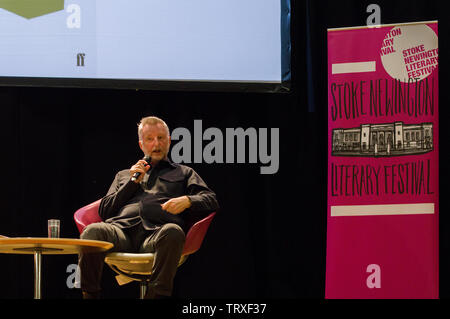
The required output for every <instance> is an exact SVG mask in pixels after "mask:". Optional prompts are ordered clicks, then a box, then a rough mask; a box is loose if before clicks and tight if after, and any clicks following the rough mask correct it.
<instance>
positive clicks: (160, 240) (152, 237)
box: [78, 222, 185, 298]
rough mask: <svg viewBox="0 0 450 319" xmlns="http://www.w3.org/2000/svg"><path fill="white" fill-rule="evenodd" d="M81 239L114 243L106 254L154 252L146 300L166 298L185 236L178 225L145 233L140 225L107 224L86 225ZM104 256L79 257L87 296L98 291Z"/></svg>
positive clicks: (104, 254) (99, 254)
mask: <svg viewBox="0 0 450 319" xmlns="http://www.w3.org/2000/svg"><path fill="white" fill-rule="evenodd" d="M80 238H81V239H90V240H102V241H107V242H110V243H113V244H114V247H113V248H112V250H110V252H113V251H116V252H129V253H154V254H155V259H154V264H153V269H152V275H151V278H150V281H149V284H148V286H147V293H146V297H148V298H152V297H154V296H155V295H161V296H170V295H171V294H172V288H173V279H174V277H175V274H176V271H177V267H178V262H179V260H180V257H181V253H182V252H183V247H184V241H185V234H184V231H183V230H182V229H181V227H180V226H178V225H176V224H172V223H168V224H165V225H163V226H161V227H160V228H158V229H156V230H146V229H144V227H143V226H142V224H138V225H136V226H133V227H131V228H124V229H122V228H120V227H118V226H116V225H112V224H109V223H104V222H100V223H93V224H90V225H88V226H87V227H86V228H85V229H84V230H83V232H82V233H81V235H80ZM105 256H106V253H89V254H80V256H79V261H78V265H79V267H80V279H81V290H82V291H83V292H88V293H90V294H96V293H99V292H100V290H101V277H102V272H103V266H104V259H105Z"/></svg>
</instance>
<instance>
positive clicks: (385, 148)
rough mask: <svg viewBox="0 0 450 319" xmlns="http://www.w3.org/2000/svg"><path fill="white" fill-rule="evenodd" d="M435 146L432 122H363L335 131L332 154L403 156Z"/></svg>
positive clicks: (428, 149) (425, 150) (423, 151)
mask: <svg viewBox="0 0 450 319" xmlns="http://www.w3.org/2000/svg"><path fill="white" fill-rule="evenodd" d="M432 150H433V123H420V124H404V123H403V122H394V123H386V124H361V126H360V127H354V128H337V129H334V130H333V132H332V151H331V155H333V156H400V155H413V154H422V153H427V152H429V151H432Z"/></svg>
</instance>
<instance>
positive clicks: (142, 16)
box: [0, 0, 282, 82]
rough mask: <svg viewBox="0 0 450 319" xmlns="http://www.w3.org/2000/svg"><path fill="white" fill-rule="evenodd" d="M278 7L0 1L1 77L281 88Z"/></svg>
mask: <svg viewBox="0 0 450 319" xmlns="http://www.w3.org/2000/svg"><path fill="white" fill-rule="evenodd" d="M280 14H281V13H280V0H267V1H259V0H245V1H243V0H227V1H209V0H193V1H185V0H165V1H162V0H135V1H125V0H97V1H94V0H65V1H64V0H42V1H30V0H14V1H12V0H0V77H42V78H90V79H131V80H181V81H238V82H239V81H252V82H281V72H282V71H281V29H280Z"/></svg>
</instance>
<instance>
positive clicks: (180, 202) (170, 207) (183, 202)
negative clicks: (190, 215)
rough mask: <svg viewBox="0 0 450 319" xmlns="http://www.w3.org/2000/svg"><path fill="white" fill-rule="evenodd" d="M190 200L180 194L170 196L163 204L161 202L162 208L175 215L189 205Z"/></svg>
mask: <svg viewBox="0 0 450 319" xmlns="http://www.w3.org/2000/svg"><path fill="white" fill-rule="evenodd" d="M191 205H192V204H191V201H190V199H189V197H187V196H181V197H176V198H171V199H169V200H168V201H167V202H165V203H164V204H161V207H162V209H163V210H165V211H167V212H169V213H171V214H174V215H177V214H179V213H181V212H183V211H184V210H185V209H187V208H189V207H191Z"/></svg>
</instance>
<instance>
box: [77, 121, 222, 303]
mask: <svg viewBox="0 0 450 319" xmlns="http://www.w3.org/2000/svg"><path fill="white" fill-rule="evenodd" d="M138 136H139V147H140V148H141V150H142V152H143V153H144V155H145V156H146V158H150V163H148V162H147V161H146V160H144V159H141V160H139V161H138V162H137V163H136V164H134V165H133V166H132V167H131V168H130V169H126V170H122V171H120V172H118V173H117V174H116V176H115V179H114V181H113V183H112V185H111V187H110V188H109V191H108V193H107V194H106V196H105V197H103V198H102V200H101V202H100V208H99V214H100V217H102V220H103V221H104V222H100V223H94V224H91V225H89V226H87V227H86V229H85V230H84V231H83V233H82V234H81V236H80V237H81V238H82V239H91V240H103V241H108V242H111V243H113V244H114V248H113V250H114V251H123V252H153V253H155V261H154V265H153V273H152V276H151V279H150V281H149V284H148V286H147V292H146V295H145V297H146V298H164V297H168V296H170V295H171V294H172V288H173V279H174V277H175V274H176V271H177V266H178V261H179V259H180V256H181V253H182V251H183V247H184V240H185V232H186V231H187V230H188V229H189V227H190V226H191V225H192V224H193V223H195V222H196V221H198V220H200V219H201V218H203V217H205V216H206V215H207V214H209V213H210V212H212V211H216V210H217V209H218V208H219V206H218V203H217V200H216V194H215V193H214V192H213V191H212V190H211V189H209V188H208V186H207V185H206V183H205V182H204V181H203V180H202V179H201V177H200V176H199V175H198V174H197V173H196V172H195V171H194V170H193V169H192V168H189V167H187V166H185V165H179V164H174V163H172V162H171V161H170V160H169V159H168V157H167V154H168V152H169V147H170V134H169V128H168V126H167V124H166V123H165V122H164V121H163V120H161V119H160V118H157V117H154V116H149V117H145V118H143V119H142V120H141V122H140V123H139V126H138ZM136 173H138V174H136ZM104 257H105V254H104V253H101V254H83V255H80V260H79V266H80V274H81V289H82V292H83V298H98V297H99V296H100V291H101V286H100V282H101V276H102V269H103V260H104Z"/></svg>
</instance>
